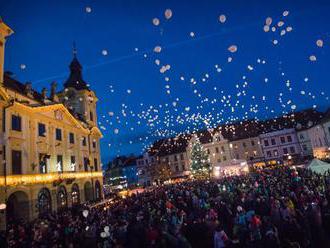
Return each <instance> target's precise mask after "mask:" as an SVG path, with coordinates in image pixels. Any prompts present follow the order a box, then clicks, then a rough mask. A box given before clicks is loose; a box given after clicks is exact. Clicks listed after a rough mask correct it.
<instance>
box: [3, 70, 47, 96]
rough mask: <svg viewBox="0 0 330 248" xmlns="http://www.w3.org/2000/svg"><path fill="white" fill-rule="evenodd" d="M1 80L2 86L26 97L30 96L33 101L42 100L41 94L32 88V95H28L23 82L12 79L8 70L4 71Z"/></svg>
mask: <svg viewBox="0 0 330 248" xmlns="http://www.w3.org/2000/svg"><path fill="white" fill-rule="evenodd" d="M3 81H4V87H5V88H8V89H10V90H12V91H15V92H17V93H19V94H21V95H24V96H26V97H28V98H31V99H33V100H35V101H38V102H42V101H43V98H42V95H41V94H40V93H39V92H37V91H36V90H34V89H32V90H31V96H32V97H30V96H29V95H28V94H27V92H26V90H25V88H26V86H25V84H23V83H21V82H19V81H17V80H16V79H14V78H13V77H12V76H11V74H10V73H9V72H5V73H4V80H3Z"/></svg>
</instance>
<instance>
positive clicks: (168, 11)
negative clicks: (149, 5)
mask: <svg viewBox="0 0 330 248" xmlns="http://www.w3.org/2000/svg"><path fill="white" fill-rule="evenodd" d="M164 15H165V18H166V19H170V18H171V17H172V15H173V13H172V10H171V9H167V10H165V12H164Z"/></svg>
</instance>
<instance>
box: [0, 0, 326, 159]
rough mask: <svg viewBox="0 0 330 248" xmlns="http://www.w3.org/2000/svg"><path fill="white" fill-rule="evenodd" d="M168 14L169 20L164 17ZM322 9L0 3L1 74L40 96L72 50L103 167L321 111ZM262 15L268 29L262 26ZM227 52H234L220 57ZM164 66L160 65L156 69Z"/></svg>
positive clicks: (183, 1) (318, 4)
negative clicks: (208, 134)
mask: <svg viewBox="0 0 330 248" xmlns="http://www.w3.org/2000/svg"><path fill="white" fill-rule="evenodd" d="M88 7H89V8H90V9H91V11H90V12H89V11H86V8H88ZM166 9H171V10H172V13H173V16H172V17H171V18H170V19H168V20H167V19H166V18H165V17H164V11H165V10H166ZM286 10H287V11H289V14H288V15H287V16H283V14H282V13H283V12H284V11H286ZM329 13H330V1H326V0H324V1H322V0H310V1H303V0H296V1H295V0H287V1H283V0H277V1H264V0H251V1H246V0H226V1H224V0H214V1H212V0H203V1H202V0H200V1H197V0H190V1H189V0H180V1H178V0H177V1H175V0H168V1H157V0H155V1H150V0H149V1H146V0H139V1H138V0H136V1H133V0H131V1H128V0H121V1H119V0H118V1H115V0H111V1H73V0H70V1H68V0H66V1H65V0H57V1H55V0H47V1H46V0H43V1H42V0H34V1H26V0H0V16H1V17H2V18H3V20H4V21H5V22H6V24H8V25H9V26H10V27H11V28H12V29H13V30H14V31H15V33H14V34H13V35H12V36H11V37H10V38H9V39H8V41H7V43H6V59H5V70H8V71H11V72H13V73H14V74H15V77H16V78H17V79H18V80H20V81H21V82H26V81H31V82H32V83H33V85H34V87H35V88H36V89H39V90H40V89H41V88H42V87H45V86H46V87H49V85H50V83H51V82H52V81H57V82H58V83H59V85H62V83H63V82H64V80H65V79H66V77H67V76H68V73H69V72H68V65H69V63H70V61H71V59H72V43H73V41H75V42H76V44H77V49H78V59H79V61H80V62H81V64H82V65H83V68H84V72H83V75H84V78H85V80H86V81H87V82H89V84H90V87H91V88H92V89H93V90H94V91H95V92H96V95H97V96H98V98H99V104H98V118H99V121H100V125H99V126H100V127H101V128H102V131H103V133H104V138H103V139H102V143H101V149H102V160H103V162H107V161H108V160H109V159H110V158H112V157H114V156H116V155H119V154H129V153H135V154H140V153H141V152H142V150H143V149H144V148H145V147H146V145H148V144H149V143H150V142H151V141H153V140H155V139H157V138H161V137H164V136H167V135H172V134H175V133H176V132H179V131H187V130H193V128H194V127H195V128H203V127H205V125H210V124H212V125H213V124H219V123H224V122H226V121H231V120H239V119H242V118H243V117H245V118H255V117H257V118H260V119H262V118H267V117H271V116H274V115H279V114H282V113H286V112H290V111H292V110H301V109H304V108H309V107H313V106H314V107H317V108H319V109H321V110H325V109H326V108H327V107H329V106H330V105H329V98H328V96H329V93H330V84H329V69H330V56H329V55H330V30H329V28H330V25H329V24H330V21H329ZM221 14H224V15H225V16H226V22H225V23H220V22H219V16H220V15H221ZM267 17H271V18H272V24H271V27H272V26H274V25H275V28H276V30H275V31H274V32H273V31H272V30H270V31H269V32H264V30H263V27H264V25H265V20H266V18H267ZM153 18H159V20H160V25H159V26H155V25H153V23H152V19H153ZM279 21H283V22H284V24H283V26H281V24H279V23H278V22H279ZM278 24H279V25H278ZM279 26H280V27H279ZM291 27H292V31H291V32H290V31H289V32H286V33H285V34H284V33H282V36H281V31H282V30H286V31H287V28H289V30H290V29H291ZM191 32H193V33H194V36H191V35H190V33H191ZM319 39H320V40H322V41H323V46H322V47H318V46H317V45H316V41H317V40H319ZM274 40H277V41H278V44H274ZM157 45H159V46H161V48H162V49H161V52H160V53H155V52H154V51H153V49H154V47H155V46H157ZM231 45H235V46H237V52H234V53H231V52H229V51H228V47H229V46H231ZM136 48H137V49H136ZM103 50H105V51H106V52H107V53H108V54H107V55H104V54H102V51H103ZM311 55H314V56H315V57H316V61H311V60H310V56H311ZM228 57H232V62H230V63H229V62H228ZM156 59H159V61H160V65H157V64H156V63H155V60H156ZM262 61H265V63H264V64H263V63H262ZM21 65H25V66H26V68H25V69H22V66H21ZM162 65H164V66H165V65H170V69H169V70H167V71H166V72H164V73H160V68H161V66H162ZM219 68H221V72H218V71H220V70H218V71H217V69H219ZM244 76H245V77H244ZM166 77H168V79H166ZM180 77H184V80H181V79H180ZM192 78H193V79H192ZM265 78H267V79H268V81H267V82H265ZM195 80H196V84H195V83H192V82H194V81H195ZM245 82H246V83H245ZM215 87H216V88H215ZM167 90H170V92H167ZM194 91H195V92H194ZM129 92H130V93H129ZM198 94H200V96H198ZM224 97H225V99H224ZM214 99H216V101H212V100H214ZM221 100H222V102H221ZM237 100H238V101H237ZM235 104H236V105H235ZM250 105H251V106H250ZM245 112H247V113H245ZM198 115H200V116H202V117H201V118H196V116H198ZM212 117H213V119H212ZM205 120H206V121H205ZM205 123H207V124H205Z"/></svg>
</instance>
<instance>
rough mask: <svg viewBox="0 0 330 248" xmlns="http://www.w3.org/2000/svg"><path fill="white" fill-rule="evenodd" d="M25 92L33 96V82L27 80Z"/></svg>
mask: <svg viewBox="0 0 330 248" xmlns="http://www.w3.org/2000/svg"><path fill="white" fill-rule="evenodd" d="M24 93H25V94H26V95H27V96H28V97H32V96H33V94H32V83H31V82H26V83H25V85H24Z"/></svg>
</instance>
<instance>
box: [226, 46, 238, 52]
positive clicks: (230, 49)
mask: <svg viewBox="0 0 330 248" xmlns="http://www.w3.org/2000/svg"><path fill="white" fill-rule="evenodd" d="M228 51H229V52H231V53H235V52H236V51H237V46H236V45H231V46H230V47H228Z"/></svg>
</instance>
